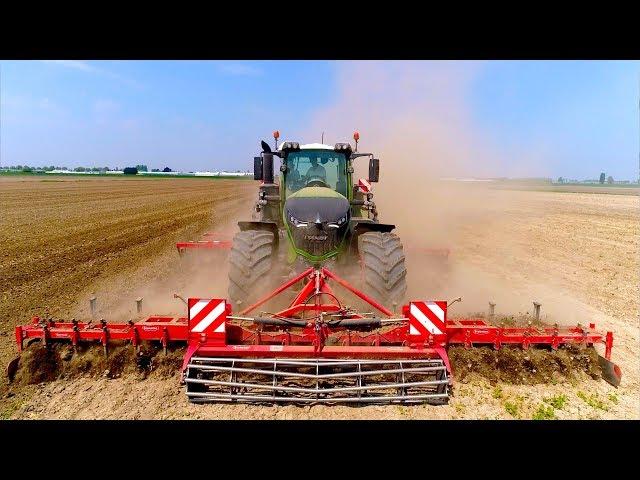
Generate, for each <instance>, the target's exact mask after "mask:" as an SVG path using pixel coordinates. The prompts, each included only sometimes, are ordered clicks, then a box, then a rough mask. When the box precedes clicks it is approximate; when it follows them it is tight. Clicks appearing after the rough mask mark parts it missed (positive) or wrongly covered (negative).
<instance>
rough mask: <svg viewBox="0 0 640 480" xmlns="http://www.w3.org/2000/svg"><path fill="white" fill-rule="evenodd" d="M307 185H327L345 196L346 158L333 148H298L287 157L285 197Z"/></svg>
mask: <svg viewBox="0 0 640 480" xmlns="http://www.w3.org/2000/svg"><path fill="white" fill-rule="evenodd" d="M307 186H316V187H318V186H322V187H328V188H330V189H332V190H335V191H336V192H338V193H340V194H341V195H344V196H345V197H346V196H347V160H346V158H345V155H344V153H338V152H334V151H333V150H300V151H298V152H291V153H290V154H289V155H288V157H287V172H286V174H285V187H286V192H287V197H288V196H289V195H290V194H292V193H294V192H297V191H298V190H300V189H301V188H303V187H307Z"/></svg>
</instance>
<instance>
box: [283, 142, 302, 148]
mask: <svg viewBox="0 0 640 480" xmlns="http://www.w3.org/2000/svg"><path fill="white" fill-rule="evenodd" d="M282 150H300V144H299V143H298V142H284V143H283V144H282Z"/></svg>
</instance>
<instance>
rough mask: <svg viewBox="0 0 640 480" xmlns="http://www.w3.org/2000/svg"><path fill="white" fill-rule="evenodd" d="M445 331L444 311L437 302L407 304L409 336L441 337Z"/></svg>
mask: <svg viewBox="0 0 640 480" xmlns="http://www.w3.org/2000/svg"><path fill="white" fill-rule="evenodd" d="M445 305H446V304H445ZM445 330H446V320H445V311H444V309H443V308H442V306H440V305H438V303H437V302H411V303H410V304H409V335H428V334H431V335H442V334H443V333H444V332H445Z"/></svg>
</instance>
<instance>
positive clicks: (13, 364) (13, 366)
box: [7, 357, 20, 382]
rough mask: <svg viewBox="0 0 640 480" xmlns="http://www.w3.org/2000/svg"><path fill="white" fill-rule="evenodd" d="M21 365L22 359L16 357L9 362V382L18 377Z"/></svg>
mask: <svg viewBox="0 0 640 480" xmlns="http://www.w3.org/2000/svg"><path fill="white" fill-rule="evenodd" d="M19 364H20V357H16V358H14V359H13V360H11V361H10V362H9V365H7V378H8V379H9V382H13V379H14V378H15V377H16V372H17V371H18V365H19Z"/></svg>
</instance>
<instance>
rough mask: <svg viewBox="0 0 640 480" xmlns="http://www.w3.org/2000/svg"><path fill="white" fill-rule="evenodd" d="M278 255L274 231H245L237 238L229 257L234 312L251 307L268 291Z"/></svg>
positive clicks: (230, 287) (237, 235) (238, 234)
mask: <svg viewBox="0 0 640 480" xmlns="http://www.w3.org/2000/svg"><path fill="white" fill-rule="evenodd" d="M276 254H277V252H276V247H275V239H274V236H273V233H272V232H267V231H264V230H245V231H243V232H238V233H237V234H236V235H235V237H233V244H232V246H231V254H230V256H229V300H230V301H231V302H232V305H233V307H234V311H235V309H236V308H238V310H240V309H242V308H245V307H247V306H249V305H250V304H252V303H254V302H255V301H256V300H258V299H259V298H260V296H261V295H263V294H264V293H266V292H267V291H268V288H269V286H270V285H271V274H272V267H273V257H274V255H276Z"/></svg>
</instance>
